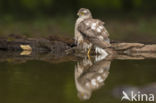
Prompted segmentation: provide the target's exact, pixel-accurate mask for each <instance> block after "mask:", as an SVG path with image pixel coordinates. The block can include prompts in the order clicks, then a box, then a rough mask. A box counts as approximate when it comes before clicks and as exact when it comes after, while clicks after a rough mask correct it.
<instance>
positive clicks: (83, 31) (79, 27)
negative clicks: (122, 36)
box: [75, 8, 111, 55]
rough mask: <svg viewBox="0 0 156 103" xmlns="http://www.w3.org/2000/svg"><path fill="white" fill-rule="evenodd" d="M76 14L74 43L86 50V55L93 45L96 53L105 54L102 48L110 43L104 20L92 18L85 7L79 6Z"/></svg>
mask: <svg viewBox="0 0 156 103" xmlns="http://www.w3.org/2000/svg"><path fill="white" fill-rule="evenodd" d="M77 15H78V16H79V18H78V19H77V20H76V24H75V43H76V44H77V45H78V46H79V45H82V46H83V49H85V50H88V55H89V54H90V50H91V47H92V46H94V48H95V52H96V53H99V54H107V53H106V52H105V50H104V48H106V47H110V46H111V45H110V40H109V38H108V36H109V33H108V32H107V30H106V28H105V27H104V22H103V21H101V20H98V19H93V18H92V14H91V12H90V10H89V9H86V8H81V9H80V10H79V11H78V13H77Z"/></svg>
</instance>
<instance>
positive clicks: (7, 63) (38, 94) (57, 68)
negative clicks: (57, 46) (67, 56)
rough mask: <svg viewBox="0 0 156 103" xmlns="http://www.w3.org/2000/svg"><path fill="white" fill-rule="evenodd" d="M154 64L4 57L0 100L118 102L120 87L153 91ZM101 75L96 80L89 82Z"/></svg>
mask: <svg viewBox="0 0 156 103" xmlns="http://www.w3.org/2000/svg"><path fill="white" fill-rule="evenodd" d="M1 59H2V58H1ZM155 63H156V60H154V59H147V60H113V61H110V60H102V61H100V62H92V63H91V61H89V60H88V59H83V60H78V61H66V62H60V63H51V61H50V60H37V59H32V60H27V61H22V59H19V60H16V61H15V60H14V59H12V58H7V59H5V60H3V61H2V60H1V62H0V101H1V102H2V103H80V102H84V103H119V102H121V93H122V90H127V89H133V88H137V89H139V90H140V91H143V92H149V89H152V93H156V84H154V83H155V81H156V78H155V74H156V66H155ZM109 66H110V68H109ZM99 68H103V70H100V69H99ZM101 75H103V76H102V80H101V78H99V79H98V80H99V82H98V83H97V81H96V82H95V81H94V80H93V81H92V79H94V78H98V76H101ZM86 83H92V86H91V84H86ZM97 84H98V86H97ZM151 87H154V88H151Z"/></svg>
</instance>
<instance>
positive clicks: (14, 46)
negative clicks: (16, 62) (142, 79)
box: [0, 36, 156, 59]
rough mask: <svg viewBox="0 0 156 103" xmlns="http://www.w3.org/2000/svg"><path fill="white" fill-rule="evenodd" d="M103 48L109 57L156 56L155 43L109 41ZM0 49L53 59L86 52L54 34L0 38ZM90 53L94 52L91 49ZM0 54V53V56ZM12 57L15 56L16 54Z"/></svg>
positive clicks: (79, 55)
mask: <svg viewBox="0 0 156 103" xmlns="http://www.w3.org/2000/svg"><path fill="white" fill-rule="evenodd" d="M105 50H106V51H107V52H108V54H109V55H110V59H146V58H156V44H149V43H126V42H111V47H109V48H105ZM0 51H1V54H4V53H5V54H6V53H7V52H9V53H10V52H13V51H14V52H17V51H19V52H20V53H18V52H17V53H18V55H20V56H28V57H29V56H33V58H34V54H35V55H36V54H39V55H40V54H42V53H44V54H49V56H52V57H53V58H55V59H59V58H63V57H67V58H68V57H70V58H73V56H75V57H84V55H85V56H86V52H87V51H84V50H83V49H82V48H81V46H76V45H75V44H74V40H73V39H71V38H62V37H56V36H50V37H48V38H23V37H18V36H11V37H6V38H0ZM2 51H3V53H2ZM10 54H11V53H10ZM91 54H92V55H94V54H95V53H94V50H93V49H92V51H91ZM2 56H3V55H0V57H1V58H2ZM14 57H17V54H16V55H15V56H14ZM35 57H36V56H35Z"/></svg>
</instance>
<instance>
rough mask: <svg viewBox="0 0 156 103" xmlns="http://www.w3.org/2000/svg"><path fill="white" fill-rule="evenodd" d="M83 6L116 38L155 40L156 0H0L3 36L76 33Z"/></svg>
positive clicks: (0, 24)
mask: <svg viewBox="0 0 156 103" xmlns="http://www.w3.org/2000/svg"><path fill="white" fill-rule="evenodd" d="M81 7H84V8H89V9H90V10H91V12H92V14H93V17H94V18H99V19H101V20H103V21H104V22H105V24H106V28H107V29H108V31H109V33H110V38H111V39H113V40H120V41H121V40H124V41H132V42H135V41H140V42H143V41H145V42H154V41H155V40H156V38H155V37H156V29H155V27H156V15H155V11H156V1H155V0H0V36H7V35H9V34H18V35H25V36H28V37H32V36H41V37H45V36H48V35H58V36H69V37H73V36H74V24H75V21H76V19H77V15H76V13H77V11H78V10H79V8H81Z"/></svg>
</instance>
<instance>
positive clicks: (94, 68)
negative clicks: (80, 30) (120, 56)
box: [75, 56, 111, 100]
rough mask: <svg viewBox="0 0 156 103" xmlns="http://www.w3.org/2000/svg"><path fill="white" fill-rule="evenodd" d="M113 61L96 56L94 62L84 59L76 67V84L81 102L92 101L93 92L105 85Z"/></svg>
mask: <svg viewBox="0 0 156 103" xmlns="http://www.w3.org/2000/svg"><path fill="white" fill-rule="evenodd" d="M110 64H111V61H110V60H106V59H105V58H104V57H101V56H96V57H95V58H94V61H93V62H92V61H91V60H90V59H87V58H84V59H83V60H80V61H78V62H77V65H76V66H75V84H76V88H77V91H78V97H79V98H80V99H81V100H88V99H90V97H91V95H92V92H93V91H94V90H96V89H98V88H100V87H101V86H103V85H104V81H105V80H106V78H107V77H108V74H109V68H110Z"/></svg>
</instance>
